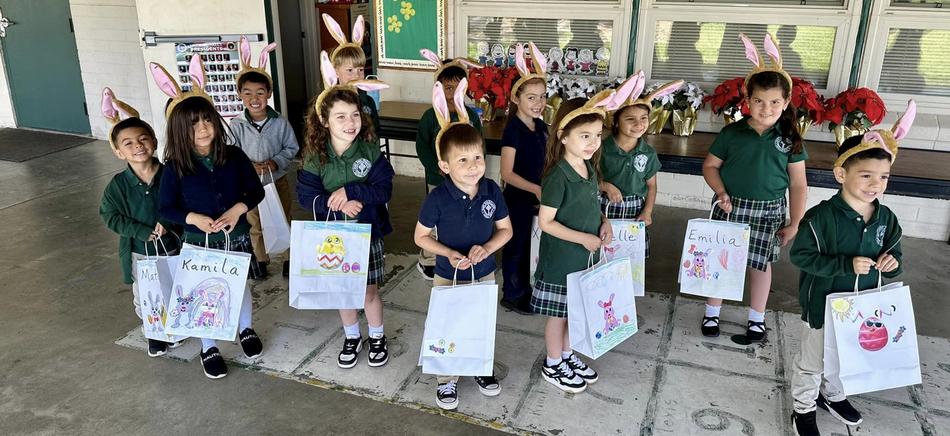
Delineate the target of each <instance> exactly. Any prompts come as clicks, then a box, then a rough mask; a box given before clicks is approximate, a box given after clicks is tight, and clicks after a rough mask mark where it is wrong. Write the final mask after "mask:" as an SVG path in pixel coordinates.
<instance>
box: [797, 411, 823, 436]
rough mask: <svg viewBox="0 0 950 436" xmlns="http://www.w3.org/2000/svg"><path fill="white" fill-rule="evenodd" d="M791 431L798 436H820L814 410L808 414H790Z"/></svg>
mask: <svg viewBox="0 0 950 436" xmlns="http://www.w3.org/2000/svg"><path fill="white" fill-rule="evenodd" d="M792 429H793V430H795V434H796V435H798V436H821V432H819V431H818V423H817V422H816V421H815V411H814V410H812V411H811V412H808V413H798V412H795V413H792Z"/></svg>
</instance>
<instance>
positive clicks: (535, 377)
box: [511, 347, 548, 421]
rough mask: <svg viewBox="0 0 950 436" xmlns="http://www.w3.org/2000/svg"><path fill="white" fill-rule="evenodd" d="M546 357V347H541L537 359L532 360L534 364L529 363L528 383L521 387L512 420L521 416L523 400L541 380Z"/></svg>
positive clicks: (526, 399) (526, 398) (524, 400)
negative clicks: (542, 366)
mask: <svg viewBox="0 0 950 436" xmlns="http://www.w3.org/2000/svg"><path fill="white" fill-rule="evenodd" d="M547 357H548V352H547V349H546V348H544V347H541V352H540V353H539V354H538V357H537V359H535V360H534V364H532V365H531V372H530V373H529V375H528V384H527V385H526V386H525V387H524V389H522V391H521V396H520V398H518V404H517V405H516V406H515V410H514V411H512V413H511V420H512V421H514V420H516V419H518V417H520V416H521V410H522V409H524V405H525V402H527V401H528V394H530V393H531V389H532V388H534V387H535V385H537V384H538V383H539V382H541V365H542V362H544V360H545V359H547Z"/></svg>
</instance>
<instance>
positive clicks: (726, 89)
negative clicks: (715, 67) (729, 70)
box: [704, 77, 748, 115]
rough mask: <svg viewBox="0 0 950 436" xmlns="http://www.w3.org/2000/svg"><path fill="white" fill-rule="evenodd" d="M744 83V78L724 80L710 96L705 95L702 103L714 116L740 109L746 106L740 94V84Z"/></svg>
mask: <svg viewBox="0 0 950 436" xmlns="http://www.w3.org/2000/svg"><path fill="white" fill-rule="evenodd" d="M744 81H745V77H736V78H733V79H729V80H726V81H725V82H722V83H720V84H719V86H717V87H716V90H715V91H713V93H712V94H710V95H707V96H706V98H705V99H704V101H705V102H707V103H709V106H710V108H711V109H712V111H713V113H714V114H716V115H719V114H722V113H723V112H724V111H727V110H729V109H734V108H740V109H741V108H742V106H746V104H745V99H744V98H743V97H742V92H741V89H742V83H743V82H744ZM747 110H748V108H746V110H743V113H747Z"/></svg>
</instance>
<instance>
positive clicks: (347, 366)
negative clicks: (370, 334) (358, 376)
mask: <svg viewBox="0 0 950 436" xmlns="http://www.w3.org/2000/svg"><path fill="white" fill-rule="evenodd" d="M362 350H363V340H362V338H360V343H359V344H358V345H357V346H356V357H354V358H353V360H352V361H350V363H343V362H340V358H339V356H337V358H336V366H339V367H340V368H343V369H350V368H352V367H354V366H356V364H357V363H358V362H359V361H360V351H362Z"/></svg>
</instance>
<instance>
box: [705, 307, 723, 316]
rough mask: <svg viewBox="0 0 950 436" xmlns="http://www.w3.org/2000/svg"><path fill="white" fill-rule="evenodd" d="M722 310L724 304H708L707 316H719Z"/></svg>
mask: <svg viewBox="0 0 950 436" xmlns="http://www.w3.org/2000/svg"><path fill="white" fill-rule="evenodd" d="M720 311H722V306H710V305H708V304H707V305H706V317H707V318H712V317H714V316H719V312H720Z"/></svg>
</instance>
